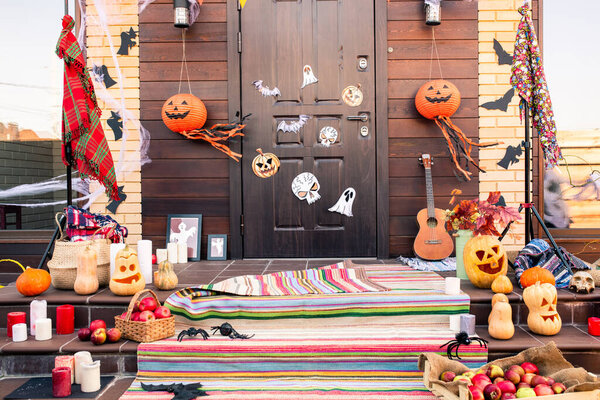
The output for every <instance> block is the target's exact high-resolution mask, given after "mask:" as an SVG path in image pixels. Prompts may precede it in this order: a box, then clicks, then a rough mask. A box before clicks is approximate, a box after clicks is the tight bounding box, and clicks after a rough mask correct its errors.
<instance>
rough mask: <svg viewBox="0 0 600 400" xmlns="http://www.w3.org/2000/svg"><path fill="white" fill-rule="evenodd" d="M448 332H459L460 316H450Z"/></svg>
mask: <svg viewBox="0 0 600 400" xmlns="http://www.w3.org/2000/svg"><path fill="white" fill-rule="evenodd" d="M450 330H451V331H452V332H460V315H459V314H454V315H451V316H450Z"/></svg>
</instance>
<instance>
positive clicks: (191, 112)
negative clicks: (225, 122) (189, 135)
mask: <svg viewBox="0 0 600 400" xmlns="http://www.w3.org/2000/svg"><path fill="white" fill-rule="evenodd" d="M162 120H163V122H164V123H165V125H166V126H167V128H169V129H170V130H172V131H173V132H189V131H191V130H194V129H200V128H202V126H204V123H205V122H206V107H205V106H204V103H203V102H202V100H200V99H199V98H197V97H196V96H194V95H193V94H190V93H180V94H176V95H175V96H171V97H170V98H169V99H167V101H165V104H163V107H162Z"/></svg>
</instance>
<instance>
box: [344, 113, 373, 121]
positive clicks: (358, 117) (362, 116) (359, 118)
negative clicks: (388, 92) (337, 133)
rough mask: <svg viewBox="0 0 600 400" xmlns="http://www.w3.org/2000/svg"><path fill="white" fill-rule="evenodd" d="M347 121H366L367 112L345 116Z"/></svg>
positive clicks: (367, 118) (367, 117)
mask: <svg viewBox="0 0 600 400" xmlns="http://www.w3.org/2000/svg"><path fill="white" fill-rule="evenodd" d="M346 119H348V120H349V121H362V122H367V121H368V120H369V114H364V113H363V114H360V115H349V116H347V117H346Z"/></svg>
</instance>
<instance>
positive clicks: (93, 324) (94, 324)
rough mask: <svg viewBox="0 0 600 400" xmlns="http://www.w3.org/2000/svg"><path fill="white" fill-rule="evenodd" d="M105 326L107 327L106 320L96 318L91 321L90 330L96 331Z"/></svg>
mask: <svg viewBox="0 0 600 400" xmlns="http://www.w3.org/2000/svg"><path fill="white" fill-rule="evenodd" d="M99 328H104V329H106V322H104V321H103V320H101V319H95V320H93V321H92V322H91V323H90V331H92V332H94V331H95V330H96V329H99Z"/></svg>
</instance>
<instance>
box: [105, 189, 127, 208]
mask: <svg viewBox="0 0 600 400" xmlns="http://www.w3.org/2000/svg"><path fill="white" fill-rule="evenodd" d="M118 189H119V191H118V195H119V200H117V201H115V200H111V201H110V203H108V205H107V206H106V209H107V210H108V211H110V212H111V213H113V214H116V213H117V208H119V206H120V205H121V203H122V202H124V201H125V199H127V195H126V194H125V193H123V189H125V186H119V187H118Z"/></svg>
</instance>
